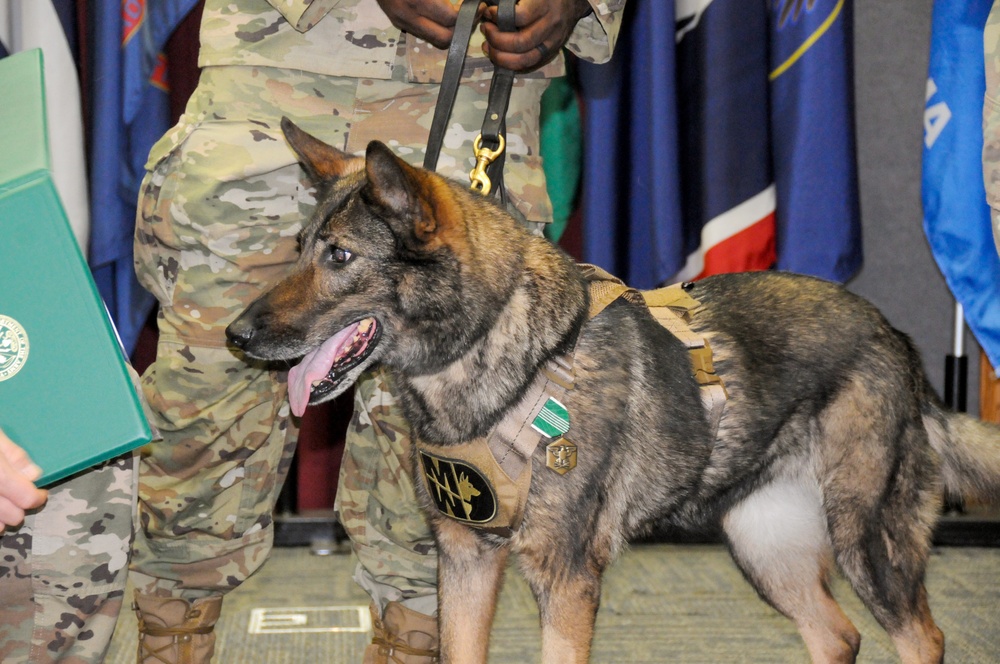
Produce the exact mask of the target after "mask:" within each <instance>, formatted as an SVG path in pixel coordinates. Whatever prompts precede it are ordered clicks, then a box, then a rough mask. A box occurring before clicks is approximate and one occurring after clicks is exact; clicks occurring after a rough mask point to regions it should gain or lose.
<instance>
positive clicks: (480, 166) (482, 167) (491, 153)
mask: <svg viewBox="0 0 1000 664" xmlns="http://www.w3.org/2000/svg"><path fill="white" fill-rule="evenodd" d="M497 138H499V139H500V145H498V146H497V149H496V150H490V149H489V148H484V147H483V135H482V134H479V136H476V140H475V142H474V143H473V144H472V150H473V152H474V153H475V155H476V167H475V168H473V169H472V172H471V173H469V178H470V179H471V180H472V189H473V190H474V191H478V192H479V193H480V194H482V195H483V196H489V193H490V190H492V189H493V183H492V182H490V178H489V176H488V175H486V167H487V166H489V165H490V164H492V163H493V161H494V160H495V159H496V158H497V157H499V156H500V155H501V154H503V149H504V147H505V146H506V142H505V141H504V140H503V136H498V137H497Z"/></svg>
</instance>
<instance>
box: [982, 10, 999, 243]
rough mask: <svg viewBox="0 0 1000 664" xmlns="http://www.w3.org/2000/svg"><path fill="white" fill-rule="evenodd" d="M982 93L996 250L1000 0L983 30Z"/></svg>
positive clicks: (987, 183) (985, 173)
mask: <svg viewBox="0 0 1000 664" xmlns="http://www.w3.org/2000/svg"><path fill="white" fill-rule="evenodd" d="M983 49H984V58H985V66H986V94H985V96H984V98H983V181H984V184H985V186H986V201H987V202H988V203H989V205H990V217H991V219H992V226H993V240H994V242H995V244H996V246H997V250H998V251H1000V0H998V1H997V2H994V3H993V7H992V8H991V9H990V13H989V16H988V17H987V19H986V27H985V30H984V32H983Z"/></svg>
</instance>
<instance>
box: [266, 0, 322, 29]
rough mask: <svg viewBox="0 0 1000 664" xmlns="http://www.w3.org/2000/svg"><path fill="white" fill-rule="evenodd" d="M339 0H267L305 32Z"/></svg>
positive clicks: (294, 25)
mask: <svg viewBox="0 0 1000 664" xmlns="http://www.w3.org/2000/svg"><path fill="white" fill-rule="evenodd" d="M338 2H340V0H267V3H268V4H269V5H271V6H272V7H274V8H275V9H277V10H278V11H279V12H280V13H281V15H282V16H284V17H285V20H286V21H288V22H289V23H290V24H291V25H292V27H293V28H295V29H296V30H298V31H299V32H305V31H306V30H308V29H309V28H311V27H313V26H314V25H316V24H317V23H319V20H320V19H321V18H323V17H324V16H326V15H327V14H328V13H329V12H330V10H331V9H333V8H334V6H335V5H336V4H337V3H338Z"/></svg>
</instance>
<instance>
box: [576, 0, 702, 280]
mask: <svg viewBox="0 0 1000 664" xmlns="http://www.w3.org/2000/svg"><path fill="white" fill-rule="evenodd" d="M625 20H626V22H627V23H626V25H624V26H623V28H622V33H623V34H622V36H621V38H620V39H619V40H618V46H617V49H616V51H615V54H614V57H612V59H611V62H609V63H606V64H602V65H594V64H590V63H587V62H579V63H578V69H577V72H578V78H579V82H580V87H581V93H582V97H583V109H582V113H581V114H582V117H583V127H584V129H583V139H584V157H583V169H584V170H583V185H582V189H581V195H580V205H581V208H582V211H583V258H584V260H586V261H587V262H589V263H594V264H595V265H599V266H600V267H602V268H604V269H606V270H607V271H608V272H611V273H612V274H614V275H616V276H619V277H621V278H622V279H624V280H625V281H626V282H628V283H629V284H631V285H632V286H635V287H637V288H653V287H655V286H658V285H661V284H662V283H664V282H665V281H667V280H669V279H670V278H671V277H673V276H674V275H675V274H676V273H677V271H678V270H680V268H681V266H682V265H683V264H684V258H685V255H686V254H685V252H684V250H683V243H682V238H683V228H684V224H683V222H682V217H681V206H680V191H679V188H678V182H679V177H678V157H677V115H676V113H677V104H676V99H675V87H674V77H673V72H674V8H673V3H671V2H668V1H662V0H654V1H648V0H645V1H639V2H632V3H629V5H627V8H626V18H625Z"/></svg>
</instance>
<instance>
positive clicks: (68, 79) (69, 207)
mask: <svg viewBox="0 0 1000 664" xmlns="http://www.w3.org/2000/svg"><path fill="white" fill-rule="evenodd" d="M13 3H14V4H13V5H12V4H11V0H0V14H2V15H3V16H4V17H10V18H11V19H12V20H11V21H10V23H9V24H8V25H7V29H8V30H9V32H10V34H9V35H4V42H5V43H6V45H7V46H9V47H10V48H11V49H12V51H15V52H16V51H26V50H28V49H32V48H40V49H42V59H43V64H44V67H45V69H44V75H45V101H46V104H45V105H46V115H47V118H46V120H47V122H48V133H49V152H50V155H51V156H50V159H51V163H52V179H53V181H54V182H55V185H56V190H57V191H58V192H59V198H60V199H61V200H62V204H63V207H64V208H65V209H66V216H67V217H68V218H69V223H70V226H71V227H72V228H73V234H74V235H75V236H76V240H77V242H78V243H79V245H80V250H81V251H83V252H84V254H86V251H87V245H88V239H89V233H90V210H89V205H88V197H87V165H86V159H85V155H84V141H83V114H82V111H83V108H82V106H81V104H80V78H79V72H78V70H77V66H76V58H75V56H74V49H73V48H72V44H74V43H75V42H76V23H75V21H74V20H73V19H74V18H75V14H74V12H73V11H66V10H67V8H70V7H69V5H70V4H71V3H72V0H55V2H53V0H34V1H33V2H21V1H20V0H13ZM70 9H71V8H70ZM12 10H13V11H12Z"/></svg>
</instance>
